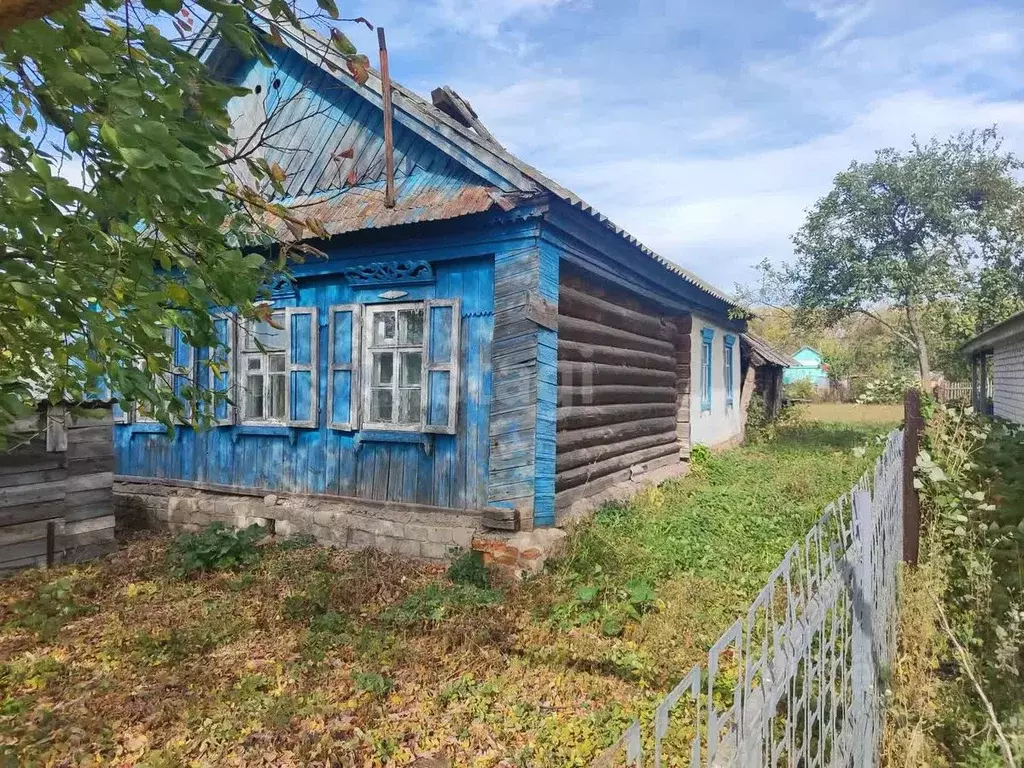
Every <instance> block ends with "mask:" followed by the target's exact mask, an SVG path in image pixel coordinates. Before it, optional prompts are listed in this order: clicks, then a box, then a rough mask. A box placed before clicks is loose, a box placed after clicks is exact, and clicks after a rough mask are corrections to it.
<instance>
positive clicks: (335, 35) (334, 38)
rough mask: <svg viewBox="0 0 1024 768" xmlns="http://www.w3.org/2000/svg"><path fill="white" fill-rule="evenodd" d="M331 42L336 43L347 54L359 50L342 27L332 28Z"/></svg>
mask: <svg viewBox="0 0 1024 768" xmlns="http://www.w3.org/2000/svg"><path fill="white" fill-rule="evenodd" d="M331 42H332V43H334V47H335V48H337V49H338V50H339V51H341V53H342V54H344V55H345V56H352V55H354V54H355V53H356V51H357V50H358V49H357V48H356V47H355V46H354V45H353V44H352V41H351V40H349V39H348V35H346V34H345V33H344V32H342V31H341V30H340V29H332V30H331Z"/></svg>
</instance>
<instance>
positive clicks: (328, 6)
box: [316, 0, 338, 19]
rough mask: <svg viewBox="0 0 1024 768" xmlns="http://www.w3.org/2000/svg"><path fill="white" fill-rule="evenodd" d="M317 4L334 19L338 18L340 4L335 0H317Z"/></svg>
mask: <svg viewBox="0 0 1024 768" xmlns="http://www.w3.org/2000/svg"><path fill="white" fill-rule="evenodd" d="M316 4H317V5H318V6H319V7H320V9H321V10H324V11H327V13H329V14H330V16H331V18H332V19H336V18H338V6H337V5H336V4H335V3H334V0H316Z"/></svg>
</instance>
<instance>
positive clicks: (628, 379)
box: [558, 361, 676, 387]
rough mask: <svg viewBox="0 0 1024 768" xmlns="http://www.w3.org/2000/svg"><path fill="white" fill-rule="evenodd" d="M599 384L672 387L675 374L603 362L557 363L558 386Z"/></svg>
mask: <svg viewBox="0 0 1024 768" xmlns="http://www.w3.org/2000/svg"><path fill="white" fill-rule="evenodd" d="M601 384H637V385H639V386H647V387H674V386H675V385H676V375H675V373H674V372H671V371H656V370H651V369H649V368H631V367H629V366H625V365H605V364H603V363H576V362H569V361H561V362H559V363H558V385H559V386H572V385H579V386H598V385H601Z"/></svg>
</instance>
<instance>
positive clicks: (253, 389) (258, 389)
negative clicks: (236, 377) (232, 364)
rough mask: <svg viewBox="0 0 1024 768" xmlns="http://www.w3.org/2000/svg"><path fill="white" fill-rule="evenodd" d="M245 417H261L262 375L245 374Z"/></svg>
mask: <svg viewBox="0 0 1024 768" xmlns="http://www.w3.org/2000/svg"><path fill="white" fill-rule="evenodd" d="M245 418H247V419H262V418H263V377H262V376H247V377H246V380H245Z"/></svg>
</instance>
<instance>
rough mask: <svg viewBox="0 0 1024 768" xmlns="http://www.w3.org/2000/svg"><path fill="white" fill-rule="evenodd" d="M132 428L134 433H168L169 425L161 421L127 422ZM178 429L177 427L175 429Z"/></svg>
mask: <svg viewBox="0 0 1024 768" xmlns="http://www.w3.org/2000/svg"><path fill="white" fill-rule="evenodd" d="M124 426H127V427H128V428H129V429H131V431H132V434H133V435H166V434H167V427H166V426H165V425H164V424H161V423H160V422H148V421H143V422H136V423H134V424H126V425H124ZM175 431H177V429H175Z"/></svg>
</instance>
